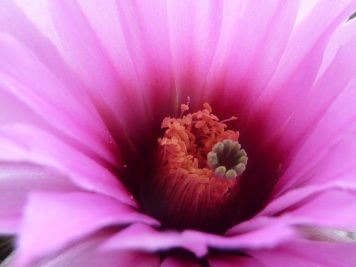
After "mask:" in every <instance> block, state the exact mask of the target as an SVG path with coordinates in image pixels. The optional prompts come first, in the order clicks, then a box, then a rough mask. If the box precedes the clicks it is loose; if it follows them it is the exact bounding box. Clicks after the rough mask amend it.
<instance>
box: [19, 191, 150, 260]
mask: <svg viewBox="0 0 356 267" xmlns="http://www.w3.org/2000/svg"><path fill="white" fill-rule="evenodd" d="M132 222H145V223H149V224H156V221H154V220H153V219H151V218H149V217H147V216H145V215H142V214H139V213H137V212H135V211H133V210H132V209H131V208H129V207H128V206H126V205H124V204H120V202H117V201H116V200H114V199H112V198H108V197H105V196H100V195H97V194H90V193H67V194H64V193H62V194H59V193H33V194H31V195H30V198H29V201H28V204H27V206H26V209H25V215H24V220H23V224H22V228H21V234H20V235H19V240H18V248H19V261H21V262H23V263H25V262H29V261H31V260H32V259H35V258H37V257H39V256H42V255H46V254H47V253H52V252H55V251H58V250H59V249H62V248H65V247H66V246H68V244H70V243H72V242H74V241H77V240H79V239H81V238H83V237H85V236H87V235H88V234H90V233H93V232H95V231H97V230H99V229H101V228H104V227H108V226H119V225H123V224H128V223H132ZM49 226H51V227H49Z"/></svg>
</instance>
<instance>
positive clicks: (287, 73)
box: [251, 0, 354, 136]
mask: <svg viewBox="0 0 356 267" xmlns="http://www.w3.org/2000/svg"><path fill="white" fill-rule="evenodd" d="M353 9H354V6H353V3H352V1H350V0H346V1H338V2H324V1H319V2H318V3H317V5H316V7H315V8H314V9H313V11H312V12H311V13H310V14H309V15H308V16H306V18H305V20H304V21H303V22H301V23H300V25H297V27H296V29H294V31H293V35H292V36H291V39H290V41H289V43H288V45H287V50H286V51H285V52H284V55H283V57H282V59H281V63H280V64H279V67H278V69H277V70H276V72H275V75H274V77H273V79H272V80H271V82H270V83H269V85H268V86H267V87H266V88H265V89H264V91H263V94H262V95H261V96H260V98H259V99H258V100H257V101H255V103H254V107H253V108H252V114H251V116H252V117H253V114H255V112H256V111H257V110H258V113H263V114H264V116H265V117H266V118H269V117H273V121H272V125H271V126H270V127H269V130H268V132H267V133H266V136H272V135H273V134H275V133H276V132H278V131H280V129H281V128H282V127H283V126H284V124H285V123H286V122H288V119H289V118H290V116H291V115H292V114H293V112H294V111H295V110H297V109H298V108H300V106H301V105H302V103H303V101H304V98H305V97H306V96H307V94H308V93H309V92H310V90H311V88H312V85H313V83H314V81H315V79H316V78H317V74H318V71H319V68H320V65H321V62H322V56H323V52H324V51H325V47H326V45H327V41H328V40H329V39H330V37H331V35H332V34H333V33H334V32H335V29H336V28H337V27H339V26H340V24H341V23H342V22H344V21H345V18H346V17H347V16H348V15H349V14H350V13H352V12H353ZM325 13H327V15H325ZM300 40H303V42H301V41H300ZM258 113H257V114H258Z"/></svg>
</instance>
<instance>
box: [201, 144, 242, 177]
mask: <svg viewBox="0 0 356 267" xmlns="http://www.w3.org/2000/svg"><path fill="white" fill-rule="evenodd" d="M207 160H208V165H209V166H210V168H212V169H213V170H214V173H215V175H216V176H217V177H220V178H226V179H235V178H236V177H238V176H239V175H241V174H242V173H243V172H244V171H245V169H246V164H247V154H246V151H245V150H244V149H241V145H240V144H239V143H238V142H237V141H233V140H230V139H226V140H223V141H221V142H219V143H216V144H215V145H214V147H213V149H212V150H211V151H210V152H209V153H208V155H207Z"/></svg>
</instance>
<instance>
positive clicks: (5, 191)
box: [0, 162, 77, 234]
mask: <svg viewBox="0 0 356 267" xmlns="http://www.w3.org/2000/svg"><path fill="white" fill-rule="evenodd" d="M0 169H1V172H0V232H1V233H9V234H14V233H16V232H17V231H18V228H19V224H20V222H21V218H22V211H23V208H24V205H25V203H26V200H27V197H28V194H30V192H31V191H33V190H45V191H51V192H70V191H74V190H77V188H76V187H75V186H74V185H73V184H71V183H70V182H69V180H68V178H67V177H64V176H63V175H61V174H58V173H56V172H55V171H53V170H51V169H48V168H44V167H39V166H34V165H29V164H25V163H18V164H17V163H5V162H0Z"/></svg>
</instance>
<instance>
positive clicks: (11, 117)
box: [0, 85, 43, 125]
mask: <svg viewBox="0 0 356 267" xmlns="http://www.w3.org/2000/svg"><path fill="white" fill-rule="evenodd" d="M0 107H1V112H0V124H5V123H13V122H25V121H26V122H30V123H31V124H34V125H43V121H42V119H41V118H40V117H39V116H38V115H36V114H35V113H34V112H33V110H31V109H30V108H29V107H27V106H26V105H24V104H23V103H22V102H21V101H19V100H18V99H17V98H16V97H15V96H13V95H12V94H11V93H9V92H6V91H5V90H3V88H2V87H1V85H0Z"/></svg>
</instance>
